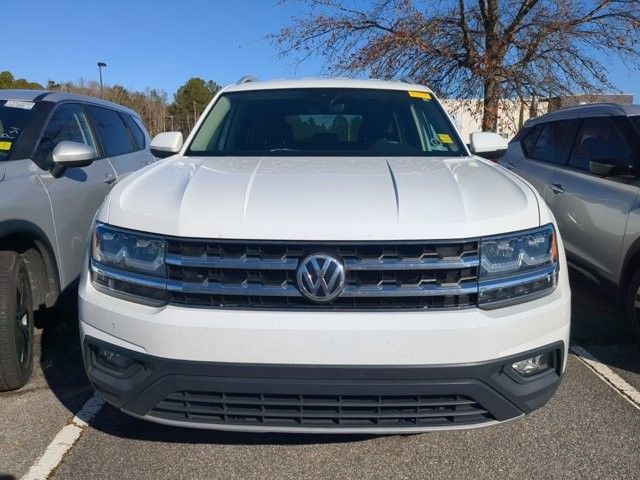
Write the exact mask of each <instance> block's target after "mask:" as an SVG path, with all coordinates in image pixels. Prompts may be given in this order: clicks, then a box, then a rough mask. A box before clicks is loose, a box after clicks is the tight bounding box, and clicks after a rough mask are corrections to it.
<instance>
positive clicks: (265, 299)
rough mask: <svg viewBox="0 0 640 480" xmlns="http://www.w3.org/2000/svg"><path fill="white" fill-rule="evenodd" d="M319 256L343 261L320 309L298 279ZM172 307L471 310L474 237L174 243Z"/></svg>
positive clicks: (474, 289) (475, 269) (473, 300)
mask: <svg viewBox="0 0 640 480" xmlns="http://www.w3.org/2000/svg"><path fill="white" fill-rule="evenodd" d="M318 252H326V253H329V254H330V255H333V256H335V258H337V259H339V261H341V262H342V263H343V264H344V269H345V274H346V279H345V286H344V289H343V290H342V293H341V294H340V295H339V296H338V297H337V298H336V299H334V300H332V301H330V302H327V303H324V304H319V303H314V302H313V301H311V300H309V299H308V298H307V297H306V296H304V295H303V294H302V293H301V292H300V290H299V288H298V284H297V281H296V270H297V268H298V266H299V265H300V264H301V262H302V261H303V259H304V258H305V257H306V256H307V255H309V254H314V253H318ZM166 263H167V280H166V287H167V291H168V292H169V301H170V303H174V304H178V305H192V306H197V307H204V308H207V307H208V308H246V309H255V308H267V309H278V308H283V309H285V308H286V309H291V308H293V309H295V308H300V309H305V310H313V309H334V310H389V309H390V310H407V309H434V308H435V309H448V308H456V309H458V308H469V307H474V306H475V305H476V300H477V295H478V277H477V273H478V268H479V248H478V241H477V240H464V241H424V242H420V241H388V242H355V241H354V242H310V241H254V240H247V241H243V240H197V239H170V240H169V245H168V251H167V256H166Z"/></svg>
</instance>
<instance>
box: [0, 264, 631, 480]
mask: <svg viewBox="0 0 640 480" xmlns="http://www.w3.org/2000/svg"><path fill="white" fill-rule="evenodd" d="M571 274H572V276H571V286H572V291H573V301H572V308H573V314H572V327H571V338H572V341H575V342H577V343H578V344H580V345H582V346H585V347H587V348H589V349H590V350H591V349H592V348H597V347H602V348H605V349H609V348H610V347H611V348H612V350H611V351H612V352H617V353H614V354H606V353H605V354H602V356H601V354H600V353H597V355H598V357H599V358H600V360H602V361H604V362H606V363H607V364H608V365H609V366H611V367H613V368H617V369H621V370H626V371H628V372H633V373H634V374H638V373H640V346H639V345H638V344H637V342H636V339H635V337H634V333H633V330H632V328H631V325H630V324H629V322H628V320H627V319H626V318H625V316H624V315H623V313H622V312H620V310H619V309H617V307H616V305H615V295H614V294H613V293H611V292H610V291H607V290H605V289H604V288H603V287H601V286H598V285H596V284H593V283H591V282H590V281H589V280H587V279H585V278H584V277H582V276H581V275H580V274H579V273H576V272H571ZM39 320H40V322H41V324H42V326H43V334H42V354H41V366H42V370H43V372H44V375H45V378H46V380H47V383H48V384H49V387H50V388H51V390H52V391H53V392H54V394H55V395H56V396H57V397H58V399H59V400H60V402H61V403H62V404H63V405H65V407H67V408H68V409H69V411H70V412H72V413H76V412H77V411H78V410H79V409H80V408H81V407H82V405H83V403H84V402H85V401H86V400H87V398H89V396H90V395H91V394H92V393H93V390H92V388H91V385H90V384H89V381H88V379H87V377H86V374H85V372H84V367H83V365H82V355H81V350H80V340H79V333H78V321H77V300H76V298H75V297H74V296H72V295H67V297H66V298H65V299H64V301H63V304H62V305H61V306H60V307H57V308H56V310H55V311H53V312H44V313H43V314H41V315H40V319H39ZM606 351H608V350H606ZM594 352H596V350H594ZM620 352H622V353H620ZM92 427H93V428H95V429H97V430H100V431H102V432H104V433H106V434H109V435H114V436H117V437H122V438H130V439H138V440H146V441H152V442H170V443H208V444H228V445H259V444H270V445H273V444H276V445H293V444H296V445H299V444H323V443H341V442H343V443H349V442H358V441H363V440H366V439H369V438H372V436H365V435H361V436H350V435H349V436H343V435H293V434H267V433H265V434H243V433H235V432H218V431H213V430H193V429H186V428H179V427H170V426H164V425H158V424H153V423H149V422H146V421H142V420H138V419H136V418H133V417H129V416H128V415H125V414H123V413H121V412H120V411H118V410H117V409H115V408H113V407H111V406H109V405H106V406H105V407H104V409H103V411H102V412H101V414H100V415H98V416H97V417H96V419H95V420H94V421H93V422H92ZM0 480H4V479H3V477H2V476H1V475H0Z"/></svg>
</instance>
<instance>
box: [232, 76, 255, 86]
mask: <svg viewBox="0 0 640 480" xmlns="http://www.w3.org/2000/svg"><path fill="white" fill-rule="evenodd" d="M257 81H258V79H257V78H256V77H254V76H253V75H245V76H244V77H242V78H241V79H240V80H238V82H237V83H236V85H242V84H243V83H249V82H257Z"/></svg>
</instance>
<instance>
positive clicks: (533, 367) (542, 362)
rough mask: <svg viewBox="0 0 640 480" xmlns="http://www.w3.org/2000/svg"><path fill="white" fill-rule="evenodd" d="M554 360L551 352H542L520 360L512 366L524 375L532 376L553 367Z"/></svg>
mask: <svg viewBox="0 0 640 480" xmlns="http://www.w3.org/2000/svg"><path fill="white" fill-rule="evenodd" d="M552 365H553V361H552V358H551V353H549V352H547V353H542V354H540V355H535V356H533V357H529V358H525V359H524V360H518V361H517V362H515V363H513V364H512V365H511V368H512V369H513V370H514V371H515V372H517V373H518V374H519V375H522V376H523V377H531V376H533V375H536V374H538V373H542V372H544V371H546V370H549V369H550V368H552Z"/></svg>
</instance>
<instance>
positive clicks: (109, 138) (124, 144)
mask: <svg viewBox="0 0 640 480" xmlns="http://www.w3.org/2000/svg"><path fill="white" fill-rule="evenodd" d="M89 112H90V113H91V117H92V118H93V122H94V124H95V127H96V129H97V130H98V134H99V135H100V137H101V139H102V144H103V145H104V149H105V153H106V154H107V156H109V157H115V156H118V155H124V154H125V153H130V152H133V151H134V150H136V149H135V148H134V147H133V143H132V142H131V136H130V135H129V132H128V131H127V128H126V127H125V125H124V123H123V121H122V118H120V115H119V114H118V112H116V111H114V110H109V109H108V108H101V107H94V106H89Z"/></svg>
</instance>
